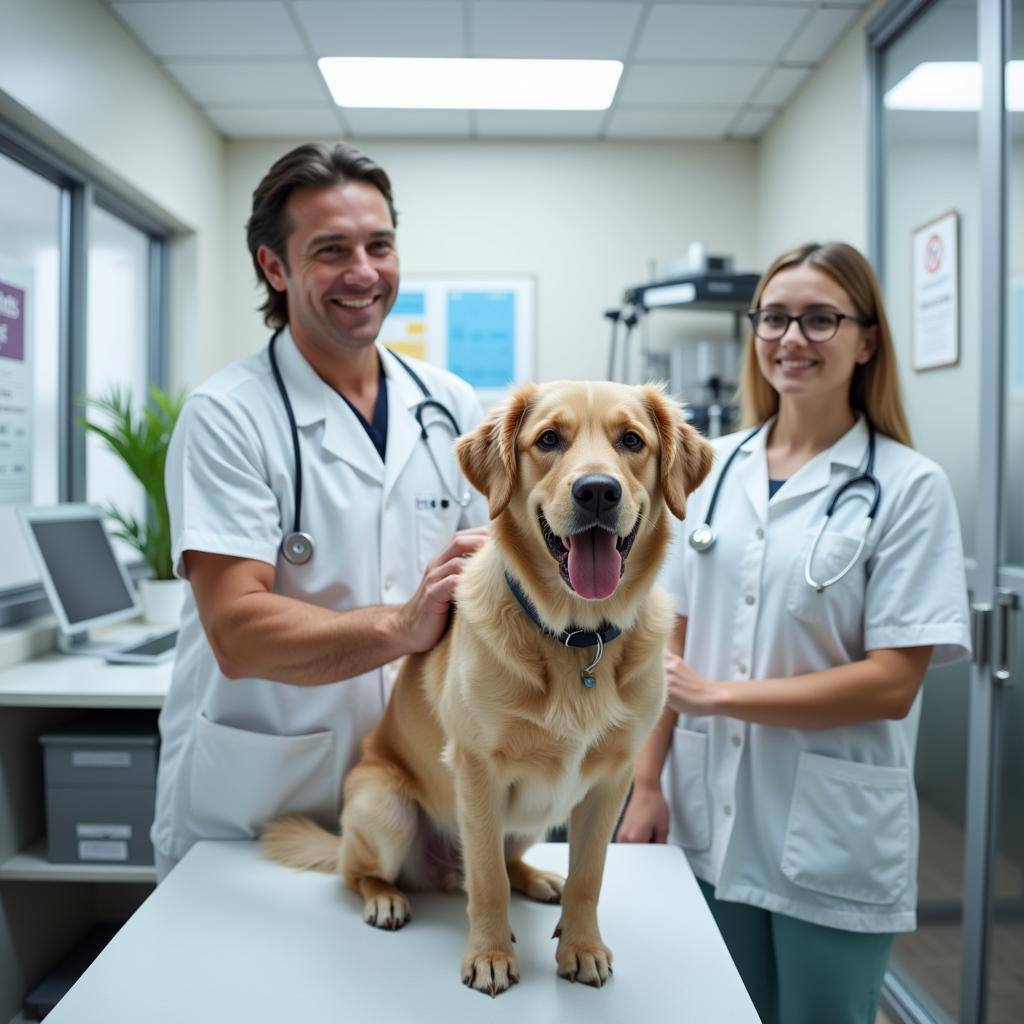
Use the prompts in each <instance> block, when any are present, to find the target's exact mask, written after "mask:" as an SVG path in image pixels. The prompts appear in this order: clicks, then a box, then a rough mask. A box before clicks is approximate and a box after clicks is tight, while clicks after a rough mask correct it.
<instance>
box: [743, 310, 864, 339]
mask: <svg viewBox="0 0 1024 1024" xmlns="http://www.w3.org/2000/svg"><path fill="white" fill-rule="evenodd" d="M747 316H748V317H749V318H750V323H751V325H752V326H753V328H754V333H755V334H756V335H757V336H758V337H759V338H760V339H761V340H762V341H779V340H780V339H781V338H782V337H783V335H785V333H786V331H788V330H789V325H790V324H791V323H792V322H793V321H794V320H795V321H796V322H797V324H798V325H799V327H800V333H801V334H803V336H804V337H805V338H806V339H807V340H808V341H811V342H821V341H831V340H832V339H833V338H834V337H835V336H836V332H837V331H838V330H839V325H840V324H841V323H842V322H843V321H844V320H852V321H853V322H854V323H855V324H860V325H861V327H870V326H871V325H872V323H873V322H874V321H872V320H865V319H864V317H860V316H851V315H850V314H849V313H836V312H835V311H834V310H831V309H811V310H808V311H807V312H806V313H801V314H800V315H799V316H792V315H790V314H789V313H784V312H783V311H782V310H781V309H752V310H750V311H749V312H748V313H747Z"/></svg>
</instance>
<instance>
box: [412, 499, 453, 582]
mask: <svg viewBox="0 0 1024 1024" xmlns="http://www.w3.org/2000/svg"><path fill="white" fill-rule="evenodd" d="M461 512H462V509H461V508H460V507H459V505H458V504H457V503H456V502H454V501H452V499H451V498H449V497H446V496H442V495H437V494H431V495H419V496H418V497H417V498H416V561H417V563H418V565H419V569H420V572H421V573H422V572H424V571H425V570H426V568H427V563H428V562H429V561H430V560H431V559H432V558H433V557H434V556H435V555H437V554H440V552H441V550H442V549H443V548H444V547H445V545H446V544H448V542H449V541H450V540H451V539H452V537H453V536H454V535H455V530H456V528H457V527H458V525H459V515H460V513H461Z"/></svg>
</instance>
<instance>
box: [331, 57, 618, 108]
mask: <svg viewBox="0 0 1024 1024" xmlns="http://www.w3.org/2000/svg"><path fill="white" fill-rule="evenodd" d="M317 64H318V65H319V67H320V74H322V75H323V76H324V80H325V81H326V82H327V86H328V88H329V89H330V90H331V95H332V96H333V97H334V102H335V103H337V104H338V106H339V107H404V108H417V109H426V108H433V109H445V110H607V109H608V107H610V106H611V102H612V99H613V97H614V96H615V89H616V86H617V85H618V83H619V77H620V76H621V75H622V62H621V61H617V60H504V59H502V60H498V59H483V58H450V59H449V58H434V57H321V58H320V60H319V61H317Z"/></svg>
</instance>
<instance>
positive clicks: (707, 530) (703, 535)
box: [690, 523, 718, 551]
mask: <svg viewBox="0 0 1024 1024" xmlns="http://www.w3.org/2000/svg"><path fill="white" fill-rule="evenodd" d="M717 539H718V538H717V537H716V536H715V531H714V530H712V529H711V525H710V524H709V523H701V525H700V526H698V527H697V528H696V529H695V530H693V531H692V532H691V534H690V547H691V548H693V550H694V551H707V550H708V549H709V548H712V547H714V545H715V541H716V540H717Z"/></svg>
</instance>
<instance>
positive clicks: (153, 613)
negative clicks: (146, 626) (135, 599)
mask: <svg viewBox="0 0 1024 1024" xmlns="http://www.w3.org/2000/svg"><path fill="white" fill-rule="evenodd" d="M139 600H140V601H141V602H142V617H143V619H145V621H146V622H149V623H152V624H153V625H154V626H177V625H178V620H179V619H180V618H181V606H182V604H183V603H184V600H185V581H184V580H150V579H145V580H139Z"/></svg>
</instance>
